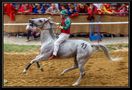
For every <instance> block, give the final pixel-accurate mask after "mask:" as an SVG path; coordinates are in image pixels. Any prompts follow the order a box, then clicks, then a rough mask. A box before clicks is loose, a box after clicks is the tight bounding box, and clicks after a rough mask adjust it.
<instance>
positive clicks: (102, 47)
mask: <svg viewBox="0 0 132 90" xmlns="http://www.w3.org/2000/svg"><path fill="white" fill-rule="evenodd" d="M92 46H94V47H97V48H98V49H99V47H100V48H101V49H102V50H103V51H104V54H105V55H106V56H107V58H108V59H109V60H111V61H119V60H120V59H121V58H119V57H117V58H113V57H111V56H110V54H109V51H108V48H107V47H106V46H104V45H101V44H98V45H92Z"/></svg>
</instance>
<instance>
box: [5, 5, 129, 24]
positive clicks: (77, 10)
mask: <svg viewBox="0 0 132 90" xmlns="http://www.w3.org/2000/svg"><path fill="white" fill-rule="evenodd" d="M3 6H4V13H5V14H7V15H8V16H9V17H10V19H11V21H13V20H14V19H15V14H50V15H54V14H59V13H60V11H61V10H63V9H66V10H67V11H68V15H69V16H70V17H71V18H73V17H77V16H78V15H79V14H82V13H85V14H89V15H91V16H92V15H93V14H110V15H120V16H126V15H128V10H129V9H128V8H129V4H128V3H4V5H3Z"/></svg>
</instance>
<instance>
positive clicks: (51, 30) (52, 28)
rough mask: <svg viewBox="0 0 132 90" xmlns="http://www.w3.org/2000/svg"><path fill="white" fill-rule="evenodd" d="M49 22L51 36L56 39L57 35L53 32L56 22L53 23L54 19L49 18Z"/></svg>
mask: <svg viewBox="0 0 132 90" xmlns="http://www.w3.org/2000/svg"><path fill="white" fill-rule="evenodd" d="M49 24H50V27H49V33H50V35H51V37H52V38H53V39H54V40H55V39H56V36H55V34H54V32H53V31H54V23H53V21H51V20H49Z"/></svg>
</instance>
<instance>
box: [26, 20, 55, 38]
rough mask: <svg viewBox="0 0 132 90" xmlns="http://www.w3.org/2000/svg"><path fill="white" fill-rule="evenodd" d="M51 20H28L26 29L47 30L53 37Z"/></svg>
mask: <svg viewBox="0 0 132 90" xmlns="http://www.w3.org/2000/svg"><path fill="white" fill-rule="evenodd" d="M52 23H54V22H53V21H52V18H34V19H29V24H28V25H27V27H26V29H27V30H28V29H33V28H34V29H36V27H37V28H40V29H41V30H48V31H49V33H50V34H51V36H52V37H54V36H53V28H52V25H53V24H52Z"/></svg>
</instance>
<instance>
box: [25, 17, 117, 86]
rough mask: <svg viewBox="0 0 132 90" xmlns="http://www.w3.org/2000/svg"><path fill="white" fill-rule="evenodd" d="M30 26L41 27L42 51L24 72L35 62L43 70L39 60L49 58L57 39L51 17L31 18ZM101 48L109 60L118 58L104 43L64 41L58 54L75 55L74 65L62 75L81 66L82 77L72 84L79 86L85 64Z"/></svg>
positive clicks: (63, 55) (62, 55)
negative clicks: (111, 55)
mask: <svg viewBox="0 0 132 90" xmlns="http://www.w3.org/2000/svg"><path fill="white" fill-rule="evenodd" d="M30 26H36V27H39V28H41V29H42V30H41V44H42V45H41V48H40V53H39V55H37V56H36V57H35V58H34V59H33V60H31V62H30V63H29V64H27V66H26V67H25V69H24V70H23V73H26V72H27V70H28V69H29V67H30V66H31V65H32V64H33V63H37V66H38V68H40V70H42V71H43V68H42V67H41V66H40V64H39V61H41V60H48V58H49V57H50V56H51V55H52V53H53V48H54V41H55V40H56V37H55V36H54V33H53V28H54V27H53V26H54V23H53V21H52V20H51V19H47V18H36V19H30V20H29V25H27V29H28V28H29V27H30ZM99 48H101V49H103V51H104V53H105V55H106V56H107V57H108V59H109V60H111V61H115V60H116V59H113V58H111V57H110V55H109V52H108V49H107V47H105V46H104V45H99V44H98V45H91V44H90V43H88V42H86V41H84V40H66V41H64V42H63V43H62V44H61V45H60V47H59V51H58V54H57V56H58V57H60V58H70V57H74V65H73V66H72V67H70V68H68V69H65V70H64V71H63V72H62V73H61V75H63V74H64V73H66V72H68V71H71V70H73V69H77V68H79V70H80V77H79V78H78V79H77V81H76V82H75V83H74V84H72V85H73V86H77V85H79V84H80V81H81V79H82V78H83V76H84V75H85V72H84V65H85V63H86V62H87V61H88V58H90V56H91V55H92V54H93V52H95V51H96V50H98V49H99Z"/></svg>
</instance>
